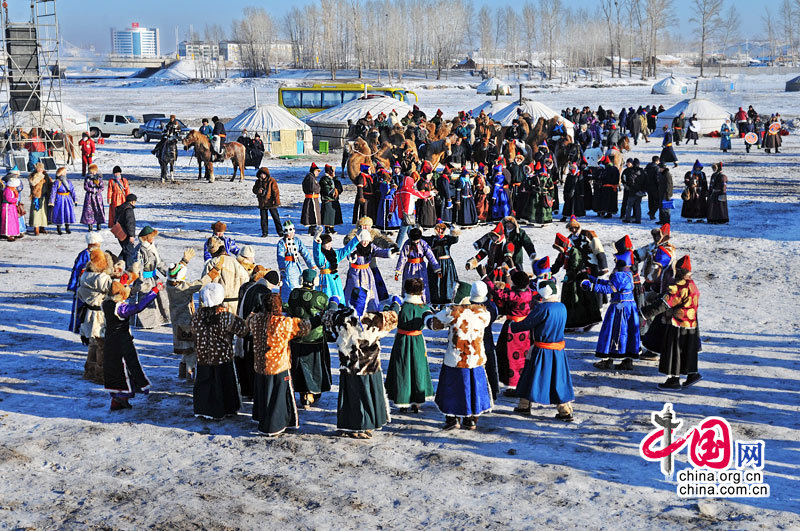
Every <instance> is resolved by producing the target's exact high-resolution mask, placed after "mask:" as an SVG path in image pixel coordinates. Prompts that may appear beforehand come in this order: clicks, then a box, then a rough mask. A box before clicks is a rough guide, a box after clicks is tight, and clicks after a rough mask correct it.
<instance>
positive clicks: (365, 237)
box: [358, 229, 372, 244]
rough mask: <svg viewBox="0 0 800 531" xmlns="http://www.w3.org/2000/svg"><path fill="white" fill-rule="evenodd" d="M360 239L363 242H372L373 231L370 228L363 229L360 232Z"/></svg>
mask: <svg viewBox="0 0 800 531" xmlns="http://www.w3.org/2000/svg"><path fill="white" fill-rule="evenodd" d="M358 241H359V242H361V243H365V244H366V243H371V242H372V233H371V232H370V231H368V230H364V229H361V230H360V231H359V232H358Z"/></svg>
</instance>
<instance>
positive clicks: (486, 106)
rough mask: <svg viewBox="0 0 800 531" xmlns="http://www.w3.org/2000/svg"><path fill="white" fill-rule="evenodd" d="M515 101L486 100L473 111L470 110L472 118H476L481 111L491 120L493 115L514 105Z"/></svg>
mask: <svg viewBox="0 0 800 531" xmlns="http://www.w3.org/2000/svg"><path fill="white" fill-rule="evenodd" d="M515 103H516V100H515V101H509V100H486V101H484V102H483V103H481V104H480V105H478V106H477V107H475V108H474V109H472V116H473V117H475V118H477V117H478V115H479V114H480V113H481V111H483V112H485V113H486V114H487V116H489V118H491V117H492V116H493V115H494V113H496V112H498V111H500V110H501V109H504V108H506V107H508V106H509V105H514V104H515Z"/></svg>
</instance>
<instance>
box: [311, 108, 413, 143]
mask: <svg viewBox="0 0 800 531" xmlns="http://www.w3.org/2000/svg"><path fill="white" fill-rule="evenodd" d="M392 110H395V111H397V115H398V117H400V118H403V117H405V116H406V115H407V114H408V111H411V110H413V109H412V107H411V105H409V104H408V103H406V102H404V101H400V100H396V99H394V98H391V97H389V96H380V95H377V94H370V95H368V96H367V97H362V98H358V99H355V100H352V101H348V102H346V103H342V104H341V105H337V106H336V107H331V108H330V109H325V110H324V111H321V112H318V113H315V114H312V115H311V116H309V117H308V118H306V120H305V122H306V123H307V124H308V125H309V126H310V127H311V131H312V132H313V133H314V147H315V148H318V147H319V142H320V141H321V140H325V141H327V142H328V147H329V149H342V147H343V146H344V143H345V139H346V138H347V133H348V131H349V129H350V126H349V125H348V123H347V122H348V120H349V121H351V122H352V123H356V122H357V121H358V120H360V119H361V118H363V117H364V116H366V114H367V113H370V114H371V115H372V117H373V118H377V117H378V115H379V114H380V113H384V114H385V115H387V116H388V115H389V114H390V113H391V112H392Z"/></svg>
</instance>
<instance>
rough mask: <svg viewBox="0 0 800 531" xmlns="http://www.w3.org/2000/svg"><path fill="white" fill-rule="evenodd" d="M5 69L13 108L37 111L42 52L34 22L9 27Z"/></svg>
mask: <svg viewBox="0 0 800 531" xmlns="http://www.w3.org/2000/svg"><path fill="white" fill-rule="evenodd" d="M6 72H7V73H8V81H9V87H10V94H9V96H10V101H9V104H10V106H11V110H12V111H14V112H20V111H38V110H40V108H41V86H40V83H39V54H38V52H37V43H36V28H35V27H34V26H33V25H32V24H14V25H9V26H8V27H6Z"/></svg>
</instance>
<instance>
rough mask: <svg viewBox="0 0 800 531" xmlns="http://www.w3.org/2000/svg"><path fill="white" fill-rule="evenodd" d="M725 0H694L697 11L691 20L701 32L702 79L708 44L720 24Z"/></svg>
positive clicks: (693, 4) (693, 3)
mask: <svg viewBox="0 0 800 531" xmlns="http://www.w3.org/2000/svg"><path fill="white" fill-rule="evenodd" d="M722 5H723V0H693V2H692V6H693V8H694V10H695V13H694V15H693V16H692V18H690V19H689V20H691V21H692V22H694V23H695V24H697V29H698V31H699V32H700V77H703V66H704V64H705V62H706V43H707V42H708V39H709V38H710V37H711V36H712V34H713V32H714V28H715V27H716V26H717V25H718V24H719V20H720V12H721V11H722Z"/></svg>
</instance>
